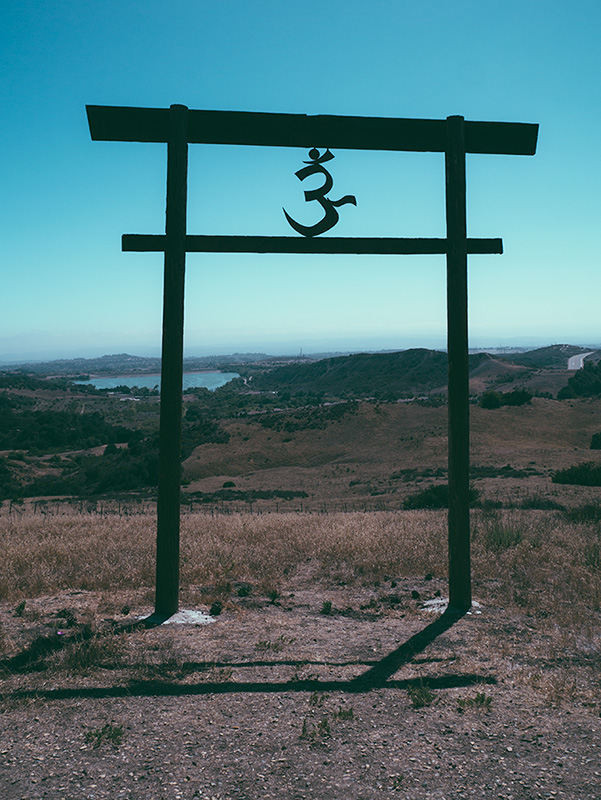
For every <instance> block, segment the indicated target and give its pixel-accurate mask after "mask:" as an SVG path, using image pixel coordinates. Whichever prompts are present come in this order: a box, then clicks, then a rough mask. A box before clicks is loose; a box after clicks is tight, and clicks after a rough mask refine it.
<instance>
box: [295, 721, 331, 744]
mask: <svg viewBox="0 0 601 800" xmlns="http://www.w3.org/2000/svg"><path fill="white" fill-rule="evenodd" d="M300 738H301V739H303V740H304V741H307V742H311V743H312V744H318V743H319V742H323V740H324V739H331V738H332V731H331V730H330V723H329V722H328V720H327V718H326V717H324V718H323V719H321V720H319V722H318V723H317V724H316V725H313V724H312V723H311V722H309V720H308V718H307V717H305V719H304V720H303V729H302V731H301V734H300Z"/></svg>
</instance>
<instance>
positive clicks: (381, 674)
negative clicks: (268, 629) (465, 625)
mask: <svg viewBox="0 0 601 800" xmlns="http://www.w3.org/2000/svg"><path fill="white" fill-rule="evenodd" d="M464 614H465V612H455V611H449V610H447V611H446V612H445V613H444V614H442V615H441V616H440V617H439V618H438V619H436V620H435V621H434V622H431V623H430V624H429V625H427V626H426V627H425V628H423V629H422V630H421V631H418V633H416V634H414V635H413V636H411V638H409V639H408V640H407V641H406V642H404V643H403V644H402V645H400V646H399V647H397V648H396V650H393V651H392V652H391V653H389V654H388V655H386V656H384V657H383V658H382V659H380V660H379V661H371V662H359V663H364V664H365V663H368V664H371V666H370V667H369V669H368V670H366V672H363V673H362V674H361V675H358V676H357V677H355V678H352V679H350V680H329V681H328V680H319V679H315V678H311V679H307V680H298V679H297V680H290V681H247V682H244V681H219V682H212V683H211V682H205V681H203V682H202V683H196V684H189V683H186V684H181V683H173V682H166V681H160V680H146V681H143V680H141V681H133V682H131V683H129V684H127V685H125V686H109V687H81V688H70V689H45V690H35V689H33V690H22V691H16V692H11V693H6V694H4V693H2V694H0V699H1V700H7V699H13V700H14V699H19V698H39V699H46V700H67V699H71V698H118V697H172V696H185V695H190V696H194V695H206V694H244V693H261V692H264V693H269V694H273V693H278V692H282V693H284V692H286V693H288V692H315V691H318V692H324V691H328V692H348V693H365V692H369V691H371V690H372V689H382V688H386V689H407V688H409V687H410V686H414V685H419V686H425V687H427V688H429V689H433V690H435V689H450V688H457V687H463V686H471V685H473V684H478V683H488V684H494V683H496V679H495V678H494V677H492V676H490V675H477V674H473V673H467V674H455V675H442V676H437V677H428V676H424V677H420V678H412V679H405V680H391V678H392V676H393V675H394V674H395V673H396V672H397V671H398V670H399V669H400V668H401V667H402V666H403V665H405V664H408V663H409V662H410V661H412V660H413V659H414V657H415V656H416V655H418V654H419V653H421V652H423V651H424V650H425V649H426V648H427V647H428V645H429V644H431V643H432V642H433V641H434V640H435V639H436V638H437V637H438V636H440V635H441V634H443V633H445V632H446V631H447V630H449V628H451V627H452V626H453V625H454V624H455V623H456V622H458V621H459V620H460V619H461V618H462V617H463V616H464ZM138 627H139V626H138ZM130 629H131V626H130ZM124 630H125V628H124ZM61 644H62V642H61ZM65 644H66V642H65ZM53 649H54V648H53ZM32 655H33V654H31V653H29V661H30V662H31V661H32V660H33V659H32V658H31V656H32ZM37 655H38V656H39V654H37ZM27 656H28V654H27V653H26V651H25V652H22V653H20V654H19V655H17V656H15V657H14V659H7V660H6V661H4V662H1V663H0V666H4V667H5V668H7V670H8V671H16V672H27V671H37V669H39V667H38V668H37V669H36V667H35V666H33V664H32V666H31V669H29V670H28V669H27V668H26V664H27V661H28V657H27ZM11 661H12V662H14V663H13V664H12V667H13V669H12V670H11V664H10V663H9V662H11ZM357 663H358V662H356V661H353V662H344V663H340V662H336V663H334V662H328V661H302V660H294V661H253V662H245V661H240V662H219V663H215V662H211V664H207V663H203V662H198V663H187V664H186V665H185V666H186V671H195V670H199V671H202V670H206V669H207V667H209V666H212V667H221V668H227V667H230V668H236V669H240V668H244V667H251V666H273V667H276V666H281V665H292V666H295V665H296V666H300V665H304V666H305V665H313V666H348V665H351V664H357ZM24 667H25V668H24ZM15 668H16V669H15Z"/></svg>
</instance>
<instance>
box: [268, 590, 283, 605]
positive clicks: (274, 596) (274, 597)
mask: <svg viewBox="0 0 601 800" xmlns="http://www.w3.org/2000/svg"><path fill="white" fill-rule="evenodd" d="M266 594H267V597H268V598H269V602H270V603H275V601H276V600H277V599H278V597H279V596H280V593H279V591H278V590H277V589H269V590H268V591H267V592H266Z"/></svg>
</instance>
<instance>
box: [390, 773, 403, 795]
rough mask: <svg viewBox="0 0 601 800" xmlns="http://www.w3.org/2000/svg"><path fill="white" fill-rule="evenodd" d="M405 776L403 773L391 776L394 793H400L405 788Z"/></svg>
mask: <svg viewBox="0 0 601 800" xmlns="http://www.w3.org/2000/svg"><path fill="white" fill-rule="evenodd" d="M404 779H405V776H404V775H403V774H402V773H401V774H400V775H391V776H390V783H391V788H392V789H393V791H395V792H398V791H400V790H401V789H402V788H403V780H404Z"/></svg>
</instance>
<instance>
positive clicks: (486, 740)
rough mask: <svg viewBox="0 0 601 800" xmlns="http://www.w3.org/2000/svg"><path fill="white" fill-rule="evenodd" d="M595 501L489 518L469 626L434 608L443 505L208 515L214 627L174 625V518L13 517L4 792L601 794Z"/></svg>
mask: <svg viewBox="0 0 601 800" xmlns="http://www.w3.org/2000/svg"><path fill="white" fill-rule="evenodd" d="M527 424H528V420H527V418H526V419H523V420H521V419H517V418H516V417H514V422H513V425H514V426H516V427H518V428H519V426H521V425H524V426H525V425H527ZM484 427H485V426H484ZM484 433H485V431H484V430H483V434H482V435H483V436H484ZM483 447H484V445H483ZM568 450H569V444H567V445H566V460H569V452H567V451H568ZM482 452H484V450H483V451H482ZM527 455H528V456H529V455H530V453H528V454H527ZM526 457H527V456H525V455H519V454H518V455H516V454H514V457H513V458H512V462H511V463H512V464H513V463H514V461H516V459H517V458H526ZM528 460H532V459H530V458H529V459H528ZM574 488H575V487H556V490H557V491H561V492H563V491H565V492H566V497H565V498H564V497H563V496H561V495H560V496H558V499H559V500H560V501H561V503H562V505H564V506H566V507H569V508H568V510H563V511H562V510H540V509H525V508H520V507H513V508H505V509H503V508H491V507H490V506H485V507H484V508H483V509H475V510H474V511H473V512H472V528H473V575H474V597H475V599H476V601H477V602H478V605H477V606H475V607H474V609H473V610H472V612H471V613H470V614H468V615H465V616H463V617H462V618H459V619H457V618H448V617H447V615H441V614H440V613H436V612H432V611H430V610H429V608H428V606H429V601H433V602H434V603H436V602H437V601H439V600H440V598H444V595H445V593H446V541H445V539H446V516H445V512H444V511H397V512H375V513H357V512H355V513H346V514H345V513H333V514H332V513H330V514H296V513H288V514H275V513H273V514H262V515H256V514H253V515H250V514H230V515H215V516H214V517H211V516H208V515H206V514H187V515H185V517H184V519H183V526H182V607H184V608H194V609H199V610H202V611H204V612H207V613H208V612H209V611H212V613H213V621H212V622H210V623H209V624H206V625H202V626H193V625H162V626H159V627H155V628H151V629H144V628H141V627H140V626H139V624H137V623H138V620H139V619H140V618H142V617H144V616H145V615H148V614H149V613H150V612H151V610H152V599H153V590H152V586H153V580H154V519H153V517H152V516H150V515H139V516H135V517H134V516H131V517H126V516H118V515H116V514H114V515H106V516H104V517H102V516H99V515H87V514H77V513H62V514H59V515H52V514H44V515H43V514H39V513H38V514H36V515H34V514H33V513H31V509H30V510H29V511H28V510H24V511H23V512H22V513H21V514H20V515H19V514H12V515H10V516H9V515H8V514H6V513H4V514H2V515H0V547H1V548H2V553H3V559H2V562H1V563H0V644H1V647H2V660H1V662H0V663H1V673H0V677H1V679H2V682H1V689H0V695H1V696H0V712H1V713H0V730H1V734H0V753H1V755H2V759H1V760H0V788H1V795H2V797H3V798H6V800H24V799H25V798H26V800H33V799H34V798H50V799H51V800H54V798H57V799H58V798H65V800H80V799H81V800H83V798H85V799H86V800H92V799H93V798H145V800H146V798H150V799H151V800H159V799H160V798H164V800H172V798H185V800H188V799H189V800H192V798H205V799H208V798H216V799H217V800H260V799H261V800H262V798H276V797H277V798H284V799H285V800H288V798H290V799H291V800H292V799H294V800H296V799H297V798H298V800H300V799H301V798H310V799H311V800H342V798H350V800H371V799H372V798H389V797H394V798H397V797H398V798H408V799H410V800H422V798H423V800H426V798H428V799H430V798H432V800H434V798H436V800H443V798H444V800H451V799H452V800H454V799H455V798H464V797H465V798H479V799H480V798H505V799H506V800H510V799H511V800H514V798H520V799H521V800H533V799H534V798H544V800H550V798H565V799H566V800H568V799H570V798H587V799H588V798H595V797H599V796H601V759H600V757H599V749H600V745H599V742H600V737H599V730H600V729H601V719H600V715H601V684H600V674H599V664H600V642H601V509H600V506H599V503H598V502H595V498H594V492H595V491H598V490H589V494H588V496H587V497H585V496H584V495H582V496H580V495H578V496H576V495H574V494H573V493H571V490H572V489H574ZM585 500H586V505H585V504H584V501H585ZM514 505H516V506H517V505H518V504H514Z"/></svg>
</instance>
